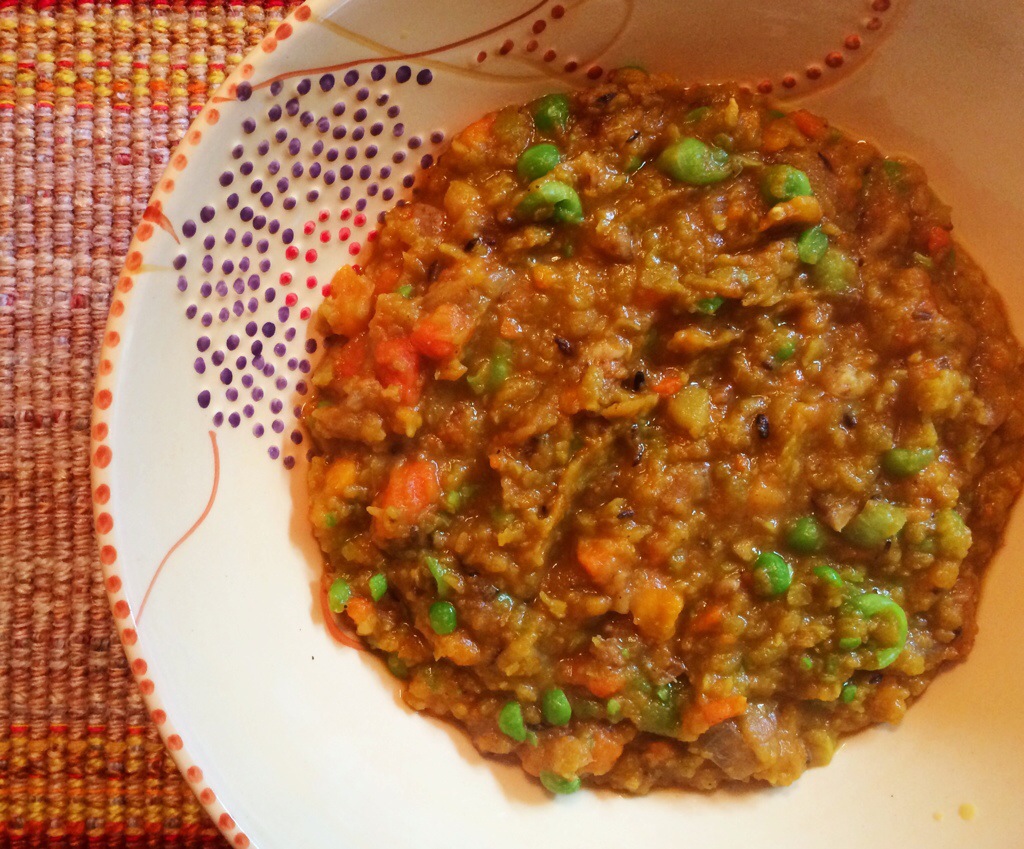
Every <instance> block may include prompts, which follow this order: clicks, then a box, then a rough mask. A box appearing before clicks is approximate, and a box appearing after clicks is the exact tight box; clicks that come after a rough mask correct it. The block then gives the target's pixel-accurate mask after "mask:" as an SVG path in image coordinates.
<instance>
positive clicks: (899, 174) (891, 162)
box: [882, 159, 906, 183]
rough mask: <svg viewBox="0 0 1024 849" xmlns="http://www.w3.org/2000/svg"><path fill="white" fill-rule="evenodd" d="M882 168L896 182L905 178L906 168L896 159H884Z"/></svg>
mask: <svg viewBox="0 0 1024 849" xmlns="http://www.w3.org/2000/svg"><path fill="white" fill-rule="evenodd" d="M882 169H883V170H884V171H885V176H886V177H888V178H889V179H890V180H892V182H894V183H898V182H900V181H901V180H902V179H903V172H904V171H905V170H906V168H905V167H904V166H903V163H902V162H897V161H896V160H895V159H883V160H882Z"/></svg>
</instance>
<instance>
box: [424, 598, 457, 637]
mask: <svg viewBox="0 0 1024 849" xmlns="http://www.w3.org/2000/svg"><path fill="white" fill-rule="evenodd" d="M458 624H459V617H458V614H456V612H455V605H454V604H452V603H451V602H450V601H435V602H434V603H433V604H432V605H430V627H431V628H432V629H433V630H434V633H435V634H440V635H441V636H444V635H445V634H450V633H451V632H452V631H454V630H455V629H456V628H457V627H458Z"/></svg>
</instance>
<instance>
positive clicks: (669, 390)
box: [651, 374, 683, 395]
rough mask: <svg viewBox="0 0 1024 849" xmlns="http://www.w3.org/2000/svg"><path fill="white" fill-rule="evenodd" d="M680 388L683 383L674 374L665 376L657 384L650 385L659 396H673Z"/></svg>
mask: <svg viewBox="0 0 1024 849" xmlns="http://www.w3.org/2000/svg"><path fill="white" fill-rule="evenodd" d="M682 388H683V381H682V379H681V378H680V377H679V376H678V375H675V374H667V375H665V376H664V377H663V378H662V379H661V380H659V381H658V382H657V383H652V384H651V389H653V390H654V391H655V392H657V393H658V394H659V395H675V394H676V393H677V392H678V391H679V390H680V389H682Z"/></svg>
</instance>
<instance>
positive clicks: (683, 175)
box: [654, 137, 733, 186]
mask: <svg viewBox="0 0 1024 849" xmlns="http://www.w3.org/2000/svg"><path fill="white" fill-rule="evenodd" d="M654 164H655V165H656V166H657V167H658V170H659V171H661V172H663V173H664V174H667V175H668V176H669V177H671V178H672V179H673V180H675V181H676V182H679V183H689V184H690V185H691V186H707V185H710V184H711V183H720V182H721V181H722V180H724V179H726V178H727V177H731V176H732V173H733V170H732V166H731V165H730V163H729V154H728V153H726V151H724V150H722V149H721V148H718V147H708V146H707V145H706V144H704V142H702V141H701V140H700V139H695V138H692V137H690V138H685V139H681V140H680V141H677V142H676V143H675V144H670V145H669V146H668V147H666V148H665V149H664V150H663V151H662V152H661V154H660V155H659V156H658V158H657V159H656V160H655V163H654Z"/></svg>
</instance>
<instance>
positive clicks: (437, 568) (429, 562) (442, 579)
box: [423, 554, 452, 598]
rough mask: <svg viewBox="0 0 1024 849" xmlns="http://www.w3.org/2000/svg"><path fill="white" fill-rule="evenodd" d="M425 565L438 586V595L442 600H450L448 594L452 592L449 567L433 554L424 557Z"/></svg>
mask: <svg viewBox="0 0 1024 849" xmlns="http://www.w3.org/2000/svg"><path fill="white" fill-rule="evenodd" d="M423 563H424V564H425V565H426V567H427V569H428V571H429V572H430V575H431V577H433V579H434V582H435V583H436V584H437V594H438V595H439V596H441V598H448V594H449V593H450V592H451V591H452V587H451V584H449V583H448V581H447V580H446V579H447V576H448V567H447V566H446V565H445V564H443V563H442V562H441V561H440V560H438V559H437V558H436V557H434V555H432V554H426V555H424V556H423Z"/></svg>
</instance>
